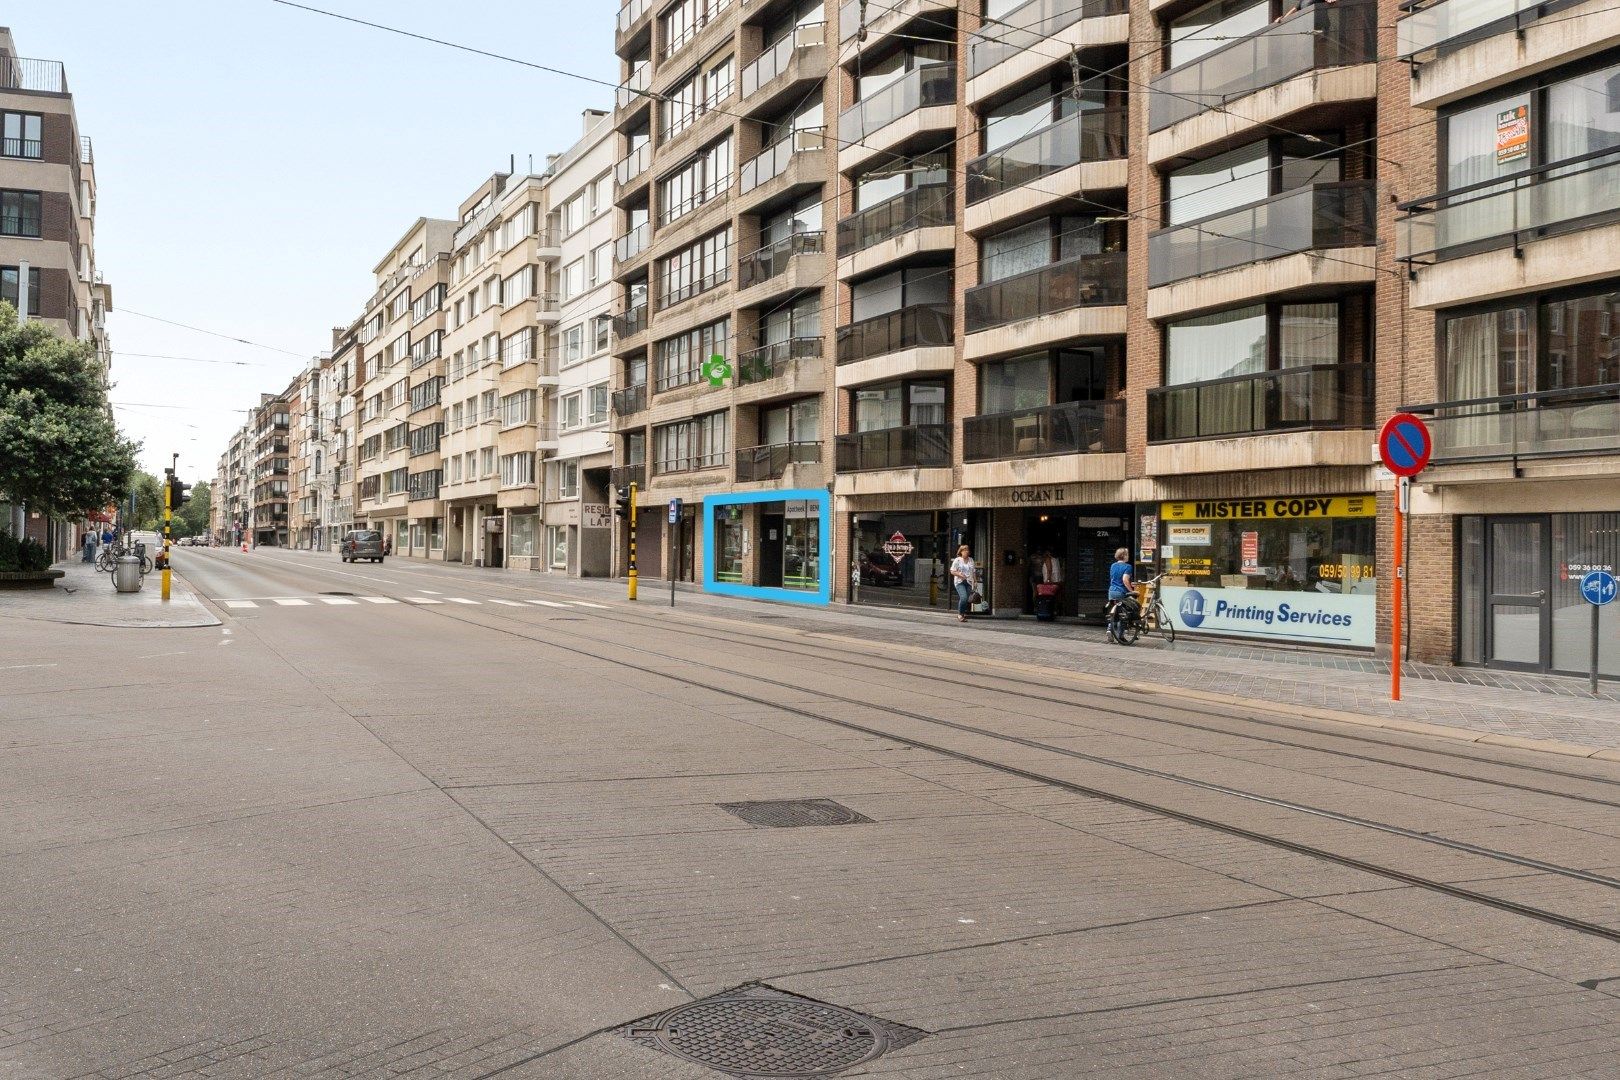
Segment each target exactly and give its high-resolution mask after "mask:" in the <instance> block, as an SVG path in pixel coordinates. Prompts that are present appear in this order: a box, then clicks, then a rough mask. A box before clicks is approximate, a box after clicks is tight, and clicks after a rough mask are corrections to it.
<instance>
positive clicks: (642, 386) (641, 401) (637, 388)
mask: <svg viewBox="0 0 1620 1080" xmlns="http://www.w3.org/2000/svg"><path fill="white" fill-rule="evenodd" d="M646 407H647V384H646V383H637V384H636V385H634V386H627V387H625V388H624V389H623V390H615V391H613V415H614V416H633V415H634V414H636V413H638V412H640V411H641V410H643V409H645V408H646Z"/></svg>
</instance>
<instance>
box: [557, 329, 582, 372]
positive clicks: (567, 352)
mask: <svg viewBox="0 0 1620 1080" xmlns="http://www.w3.org/2000/svg"><path fill="white" fill-rule="evenodd" d="M558 342H559V346H560V347H559V352H560V353H561V355H562V363H563V364H564V365H565V366H566V365H568V364H577V363H578V362H579V361H581V360H583V359H585V327H584V325H583V324H578V325H574V326H570V327H567V328H566V329H564V330H563V331H562V333H561V334H559V335H558Z"/></svg>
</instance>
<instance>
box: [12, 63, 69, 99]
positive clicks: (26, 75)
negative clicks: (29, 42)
mask: <svg viewBox="0 0 1620 1080" xmlns="http://www.w3.org/2000/svg"><path fill="white" fill-rule="evenodd" d="M0 90H32V91H35V92H36V93H41V94H65V93H67V92H68V88H67V70H66V69H65V68H63V67H62V61H60V60H30V59H28V58H27V57H22V56H4V55H0Z"/></svg>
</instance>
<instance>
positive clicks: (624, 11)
mask: <svg viewBox="0 0 1620 1080" xmlns="http://www.w3.org/2000/svg"><path fill="white" fill-rule="evenodd" d="M650 6H651V0H628V2H627V3H625V4H624V5H623V6H622V7H620V8H619V33H620V34H628V33H629V32H630V28H631V27H633V26H635V25H636V23H637V22H639V21H640V20H641V17H642V16H643V15H645V14H647V8H648V7H650Z"/></svg>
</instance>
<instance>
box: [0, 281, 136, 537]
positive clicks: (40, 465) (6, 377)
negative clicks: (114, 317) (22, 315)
mask: <svg viewBox="0 0 1620 1080" xmlns="http://www.w3.org/2000/svg"><path fill="white" fill-rule="evenodd" d="M138 449H139V447H138V446H137V444H135V443H134V442H132V441H131V440H129V439H128V438H125V437H124V436H123V435H122V434H121V433H120V432H119V431H118V428H117V425H115V424H114V423H113V420H112V416H111V414H110V413H109V412H108V409H107V395H106V391H105V390H104V389H103V387H102V383H101V368H100V364H99V363H98V362H97V360H96V354H95V350H94V349H93V348H92V347H91V346H90V345H89V344H88V343H87V342H80V341H71V340H68V339H66V338H61V337H58V336H57V335H56V334H54V333H53V332H52V331H51V330H50V329H49V328H48V327H46V326H45V325H44V324H43V323H40V322H38V321H30V322H27V323H19V322H18V321H17V312H16V309H15V308H13V307H12V306H11V305H10V304H0V492H4V493H5V495H6V496H7V497H9V498H11V499H12V500H14V501H16V502H19V503H22V504H24V505H26V506H28V508H29V509H31V510H38V511H40V512H42V513H46V514H75V513H81V512H83V511H86V510H93V509H96V508H99V507H103V506H106V505H108V504H110V503H114V502H117V501H118V500H119V499H121V498H123V496H124V494H125V493H126V492H128V490H129V481H130V476H131V474H132V473H133V472H134V470H135V454H136V451H137V450H138Z"/></svg>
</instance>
